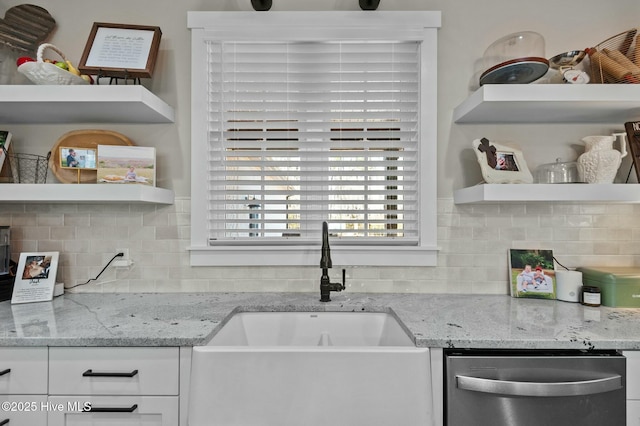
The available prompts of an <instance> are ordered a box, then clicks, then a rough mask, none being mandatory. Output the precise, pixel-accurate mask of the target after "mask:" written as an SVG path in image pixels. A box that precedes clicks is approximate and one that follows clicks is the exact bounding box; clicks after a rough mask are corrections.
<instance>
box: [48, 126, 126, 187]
mask: <svg viewBox="0 0 640 426" xmlns="http://www.w3.org/2000/svg"><path fill="white" fill-rule="evenodd" d="M98 145H120V146H132V145H133V142H131V140H130V139H129V138H128V137H126V136H125V135H123V134H121V133H118V132H113V131H111V130H74V131H71V132H68V133H65V134H64V135H62V136H61V137H60V139H58V141H57V142H56V144H55V145H54V146H53V148H52V150H51V158H50V159H49V168H50V169H51V171H52V172H53V174H54V175H55V177H56V178H58V180H59V181H60V182H62V183H96V179H97V176H98V172H97V171H96V170H95V169H73V168H66V167H62V166H61V165H60V148H79V149H95V150H97V149H98Z"/></svg>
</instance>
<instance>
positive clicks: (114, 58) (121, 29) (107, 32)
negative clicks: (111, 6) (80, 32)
mask: <svg viewBox="0 0 640 426" xmlns="http://www.w3.org/2000/svg"><path fill="white" fill-rule="evenodd" d="M161 37H162V31H161V30H160V27H153V26H146V25H126V24H110V23H104V22H94V23H93V27H92V28H91V32H90V33H89V39H88V40H87V44H86V46H85V48H84V51H83V52H82V57H81V59H80V62H79V63H78V69H79V70H80V71H81V72H83V73H84V74H93V75H98V76H101V77H118V78H150V77H151V75H152V74H153V69H154V67H155V63H156V59H157V57H158V49H159V47H160V38H161Z"/></svg>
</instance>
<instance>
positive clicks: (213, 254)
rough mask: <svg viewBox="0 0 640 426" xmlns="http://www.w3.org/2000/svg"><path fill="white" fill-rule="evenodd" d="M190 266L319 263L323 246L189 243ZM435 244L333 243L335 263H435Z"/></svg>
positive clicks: (358, 264)
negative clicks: (334, 244) (212, 245)
mask: <svg viewBox="0 0 640 426" xmlns="http://www.w3.org/2000/svg"><path fill="white" fill-rule="evenodd" d="M189 250H190V252H191V253H190V258H191V266H318V265H319V263H320V246H296V247H282V246H260V247H246V246H244V247H233V246H224V247H190V248H189ZM437 256H438V249H437V248H435V247H419V246H414V247H403V246H396V247H383V248H381V247H366V246H355V247H354V246H351V247H346V246H334V247H331V260H332V262H333V267H334V268H336V267H342V266H435V265H436V261H437Z"/></svg>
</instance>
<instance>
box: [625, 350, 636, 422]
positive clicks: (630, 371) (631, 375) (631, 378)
mask: <svg viewBox="0 0 640 426" xmlns="http://www.w3.org/2000/svg"><path fill="white" fill-rule="evenodd" d="M623 355H624V356H625V357H626V358H627V425H628V426H640V351H625V352H623Z"/></svg>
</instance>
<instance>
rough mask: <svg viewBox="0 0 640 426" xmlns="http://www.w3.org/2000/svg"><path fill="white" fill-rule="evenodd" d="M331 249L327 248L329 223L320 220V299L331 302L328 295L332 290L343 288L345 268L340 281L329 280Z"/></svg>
mask: <svg viewBox="0 0 640 426" xmlns="http://www.w3.org/2000/svg"><path fill="white" fill-rule="evenodd" d="M331 266H332V265H331V249H330V248H329V225H327V222H322V255H321V257H320V268H321V269H322V276H321V277H320V301H321V302H331V298H330V297H329V296H330V294H331V292H332V291H342V290H344V289H345V270H344V269H343V270H342V283H332V282H331V281H330V280H329V268H331Z"/></svg>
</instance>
